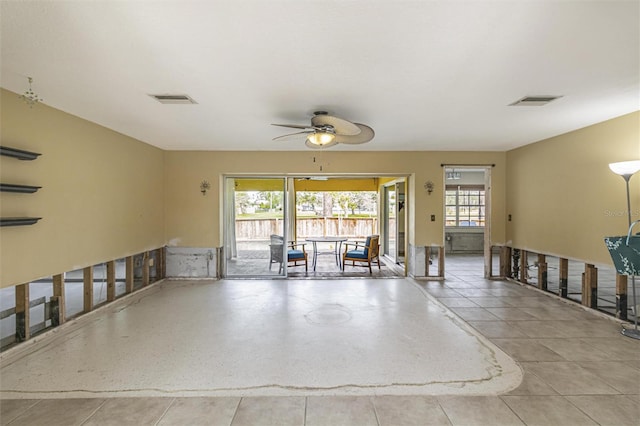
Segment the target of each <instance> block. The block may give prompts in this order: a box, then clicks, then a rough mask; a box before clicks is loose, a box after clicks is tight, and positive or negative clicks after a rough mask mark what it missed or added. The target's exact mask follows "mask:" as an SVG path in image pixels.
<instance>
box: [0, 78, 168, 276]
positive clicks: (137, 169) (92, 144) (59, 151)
mask: <svg viewBox="0 0 640 426" xmlns="http://www.w3.org/2000/svg"><path fill="white" fill-rule="evenodd" d="M0 102H1V104H0V108H1V109H0V112H1V120H2V123H1V125H2V127H1V133H0V134H1V138H2V145H3V146H9V147H12V148H19V149H24V150H29V151H35V152H39V153H42V156H41V157H39V158H38V159H37V160H34V161H20V160H17V159H14V158H9V157H4V156H3V157H0V178H1V180H2V182H3V183H15V184H25V185H37V186H42V189H41V190H40V191H38V192H37V193H35V194H12V193H0V213H1V215H2V217H14V216H36V217H42V218H43V219H42V220H41V221H40V222H39V223H37V224H36V225H32V226H18V227H2V228H0V285H1V286H2V287H7V286H11V285H15V284H21V283H23V282H26V281H29V280H34V279H37V278H41V277H45V276H50V275H53V274H58V273H62V272H66V271H69V270H73V269H76V268H80V267H84V266H88V265H93V264H96V263H100V262H104V261H108V260H112V259H116V258H119V257H123V256H126V255H130V254H135V253H138V252H141V251H144V250H147V249H152V248H156V247H160V246H162V245H163V244H164V234H163V225H164V210H163V206H164V199H163V197H164V192H163V187H162V184H163V168H164V152H163V151H162V150H160V149H157V148H154V147H151V146H149V145H147V144H144V143H142V142H139V141H137V140H135V139H132V138H129V137H126V136H124V135H121V134H119V133H116V132H114V131H111V130H108V129H106V128H104V127H101V126H98V125H96V124H94V123H90V122H88V121H85V120H82V119H79V118H77V117H74V116H71V115H69V114H66V113H64V112H62V111H59V110H56V109H53V108H50V107H47V106H46V105H44V104H38V105H36V106H35V107H33V108H31V109H30V108H29V107H28V106H27V105H26V104H24V103H23V102H22V101H20V100H19V99H18V95H17V94H15V93H12V92H8V91H4V90H3V91H2V92H1V93H0Z"/></svg>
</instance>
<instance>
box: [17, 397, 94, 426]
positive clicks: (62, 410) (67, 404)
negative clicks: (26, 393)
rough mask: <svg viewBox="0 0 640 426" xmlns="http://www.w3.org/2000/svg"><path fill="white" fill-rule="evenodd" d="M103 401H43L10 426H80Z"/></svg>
mask: <svg viewBox="0 0 640 426" xmlns="http://www.w3.org/2000/svg"><path fill="white" fill-rule="evenodd" d="M104 402H105V400H104V399H89V398H87V399H44V400H42V401H40V402H39V403H38V404H36V405H35V406H33V407H32V408H30V409H29V410H27V411H26V412H25V413H24V414H22V415H21V416H19V417H18V418H16V419H15V420H14V421H13V422H11V425H12V426H18V425H25V426H37V425H42V426H49V425H67V426H71V425H80V424H82V423H83V422H84V421H85V420H87V419H88V418H89V417H90V416H91V415H92V414H93V413H94V412H95V411H96V410H98V408H100V406H101V405H102V404H104Z"/></svg>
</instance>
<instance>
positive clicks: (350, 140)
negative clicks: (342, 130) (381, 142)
mask: <svg viewBox="0 0 640 426" xmlns="http://www.w3.org/2000/svg"><path fill="white" fill-rule="evenodd" d="M353 124H354V125H356V126H358V129H360V133H359V134H357V135H355V136H348V135H341V134H337V135H336V138H335V140H334V142H338V143H346V144H359V143H366V142H369V141H370V140H371V139H373V137H374V136H375V132H374V131H373V129H372V128H371V127H369V126H366V125H364V124H360V123H353Z"/></svg>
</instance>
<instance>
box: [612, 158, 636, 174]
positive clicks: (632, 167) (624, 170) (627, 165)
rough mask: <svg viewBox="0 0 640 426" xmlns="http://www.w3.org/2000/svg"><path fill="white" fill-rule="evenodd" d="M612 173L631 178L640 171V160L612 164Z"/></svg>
mask: <svg viewBox="0 0 640 426" xmlns="http://www.w3.org/2000/svg"><path fill="white" fill-rule="evenodd" d="M609 168H610V169H611V171H612V172H613V173H615V174H617V175H620V176H631V175H633V174H634V173H636V172H637V171H638V170H640V160H633V161H621V162H619V163H610V164H609Z"/></svg>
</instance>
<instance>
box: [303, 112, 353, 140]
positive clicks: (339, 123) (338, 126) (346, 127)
mask: <svg viewBox="0 0 640 426" xmlns="http://www.w3.org/2000/svg"><path fill="white" fill-rule="evenodd" d="M311 124H313V125H314V127H321V126H332V127H333V128H334V129H335V132H336V135H347V136H355V135H358V134H360V132H361V129H360V128H359V127H358V126H357V125H356V124H355V123H352V122H350V121H347V120H343V119H342V118H338V117H333V116H331V115H325V114H319V115H314V116H313V118H312V119H311Z"/></svg>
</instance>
